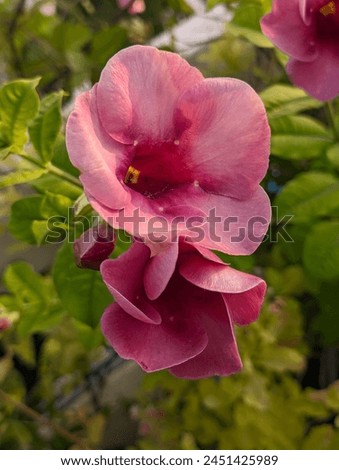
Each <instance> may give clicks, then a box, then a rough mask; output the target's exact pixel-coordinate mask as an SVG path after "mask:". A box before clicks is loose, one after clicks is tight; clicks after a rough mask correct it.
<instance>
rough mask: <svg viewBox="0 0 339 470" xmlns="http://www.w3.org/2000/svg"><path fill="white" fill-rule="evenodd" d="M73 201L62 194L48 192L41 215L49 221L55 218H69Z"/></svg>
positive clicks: (42, 205)
mask: <svg viewBox="0 0 339 470" xmlns="http://www.w3.org/2000/svg"><path fill="white" fill-rule="evenodd" d="M72 205H73V201H72V200H71V199H70V198H68V197H66V196H64V195H61V194H54V193H49V192H46V194H45V197H44V198H43V201H42V204H41V214H42V215H43V216H44V217H45V218H46V219H48V218H49V217H53V216H63V217H66V218H68V215H69V213H70V209H71V207H72Z"/></svg>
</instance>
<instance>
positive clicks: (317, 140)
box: [271, 116, 332, 160]
mask: <svg viewBox="0 0 339 470" xmlns="http://www.w3.org/2000/svg"><path fill="white" fill-rule="evenodd" d="M271 129H272V142H271V152H272V154H273V155H276V156H278V157H281V158H285V159H287V160H303V159H307V158H317V157H320V156H321V155H322V154H323V153H324V151H325V150H326V147H328V145H329V144H330V143H331V141H332V137H331V134H330V133H329V131H328V130H327V129H326V128H325V127H324V126H323V125H322V124H321V123H320V122H319V121H316V120H315V119H313V118H310V117H306V116H283V117H280V118H276V119H273V120H271Z"/></svg>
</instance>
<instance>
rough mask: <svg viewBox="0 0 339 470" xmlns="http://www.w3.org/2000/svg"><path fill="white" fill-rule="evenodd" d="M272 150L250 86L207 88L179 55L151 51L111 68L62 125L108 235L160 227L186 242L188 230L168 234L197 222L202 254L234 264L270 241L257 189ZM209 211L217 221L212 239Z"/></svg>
mask: <svg viewBox="0 0 339 470" xmlns="http://www.w3.org/2000/svg"><path fill="white" fill-rule="evenodd" d="M269 140H270V131H269V126H268V123H267V117H266V112H265V109H264V106H263V104H262V102H261V100H260V98H259V97H258V95H257V94H256V93H255V91H254V90H253V89H252V88H251V87H250V86H249V85H247V84H246V83H244V82H242V81H239V80H236V79H232V78H213V79H204V77H203V76H202V75H201V73H200V72H199V71H198V70H197V69H196V68H194V67H191V66H190V65H189V64H188V63H187V62H186V61H185V60H183V59H182V58H181V57H180V56H179V55H177V54H173V53H169V52H165V51H159V50H157V49H155V48H153V47H148V46H133V47H130V48H127V49H124V50H122V51H120V52H119V53H118V54H116V55H115V56H114V57H113V58H112V59H110V61H109V62H108V64H107V65H106V67H105V68H104V70H103V72H102V74H101V77H100V81H99V83H98V84H97V85H95V86H94V87H93V89H92V90H91V91H89V92H86V93H84V94H82V95H81V96H80V97H79V98H78V99H77V101H76V104H75V110H74V111H73V113H72V114H71V116H70V118H69V120H68V123H67V147H68V151H69V155H70V158H71V160H72V162H73V164H74V165H75V166H76V167H77V168H79V169H80V171H81V181H82V183H83V185H84V188H85V192H86V195H87V197H88V199H89V200H90V202H91V204H92V206H93V207H94V208H95V209H96V210H97V211H98V212H99V214H100V215H101V216H102V217H103V218H104V219H106V221H108V222H109V223H110V224H111V225H112V226H114V227H115V228H118V227H120V228H123V229H125V230H127V231H128V232H130V233H132V234H133V235H135V236H137V237H144V236H145V237H147V236H148V235H149V234H152V233H153V232H154V225H153V223H152V221H154V219H155V218H160V219H161V221H162V226H163V231H164V232H165V233H169V232H172V231H174V232H175V231H177V232H178V233H179V234H181V235H185V234H186V235H192V232H191V230H190V229H188V228H187V223H182V224H181V225H180V226H179V227H176V228H173V225H174V220H177V219H178V218H181V219H182V220H185V221H186V222H187V220H188V219H190V220H191V221H192V219H194V218H195V219H197V220H198V222H197V223H198V225H199V224H200V225H201V226H202V227H203V229H202V231H203V235H202V236H201V239H199V242H200V244H201V245H202V246H204V247H206V248H211V249H219V250H221V251H225V252H228V253H231V254H248V253H252V252H253V251H254V250H255V249H256V248H257V246H258V245H259V244H260V242H261V240H262V238H263V236H264V234H265V233H266V231H267V226H268V223H269V221H270V217H271V212H270V204H269V200H268V197H267V195H266V193H265V192H264V191H263V189H262V188H261V187H260V186H259V182H260V181H261V179H262V178H263V177H264V175H265V173H266V171H267V166H268V155H269ZM211 211H214V212H213V214H214V216H215V217H217V218H220V221H219V223H218V224H217V225H216V227H213V231H211V227H210V223H209V222H208V221H209V219H208V218H207V217H208V216H209V215H210V214H211ZM137 217H139V220H136V219H137ZM255 221H256V222H255ZM164 222H166V224H167V225H166V224H165V225H166V226H165V227H164ZM254 226H255V227H254ZM214 229H215V230H214ZM211 232H213V233H211ZM239 234H240V236H239Z"/></svg>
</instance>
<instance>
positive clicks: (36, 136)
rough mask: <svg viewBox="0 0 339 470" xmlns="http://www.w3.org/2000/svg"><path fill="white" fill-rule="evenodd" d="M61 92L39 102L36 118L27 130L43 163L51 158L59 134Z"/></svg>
mask: <svg viewBox="0 0 339 470" xmlns="http://www.w3.org/2000/svg"><path fill="white" fill-rule="evenodd" d="M62 97H63V92H62V91H61V92H57V93H52V94H50V95H48V96H46V97H45V98H44V99H43V100H42V101H41V106H40V111H39V114H38V116H37V117H36V118H35V120H34V122H33V123H32V125H31V126H30V128H29V135H30V137H31V140H32V143H33V145H34V147H35V149H36V151H37V152H38V154H39V155H40V157H41V159H42V160H43V161H44V162H48V161H50V160H51V159H52V157H53V148H54V145H55V142H56V139H57V137H58V134H59V132H60V128H61V124H62V117H61V101H62Z"/></svg>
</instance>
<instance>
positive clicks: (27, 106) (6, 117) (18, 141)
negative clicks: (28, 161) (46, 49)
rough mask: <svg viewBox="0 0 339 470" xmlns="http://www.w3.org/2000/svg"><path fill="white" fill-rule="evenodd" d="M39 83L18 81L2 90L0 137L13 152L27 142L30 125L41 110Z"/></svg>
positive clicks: (0, 92) (37, 80) (0, 96)
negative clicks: (37, 90)
mask: <svg viewBox="0 0 339 470" xmlns="http://www.w3.org/2000/svg"><path fill="white" fill-rule="evenodd" d="M38 83H39V79H35V80H17V81H14V82H10V83H8V84H6V85H4V86H3V87H2V88H1V89H0V120H1V123H0V126H1V127H0V135H1V140H2V141H4V142H6V143H7V144H8V145H10V146H12V147H13V149H12V151H14V149H21V148H22V147H23V145H24V144H25V143H26V141H27V128H28V125H29V123H30V122H31V121H32V119H34V118H35V116H36V114H37V112H38V109H39V96H38V94H37V92H36V90H35V88H36V87H37V85H38Z"/></svg>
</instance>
